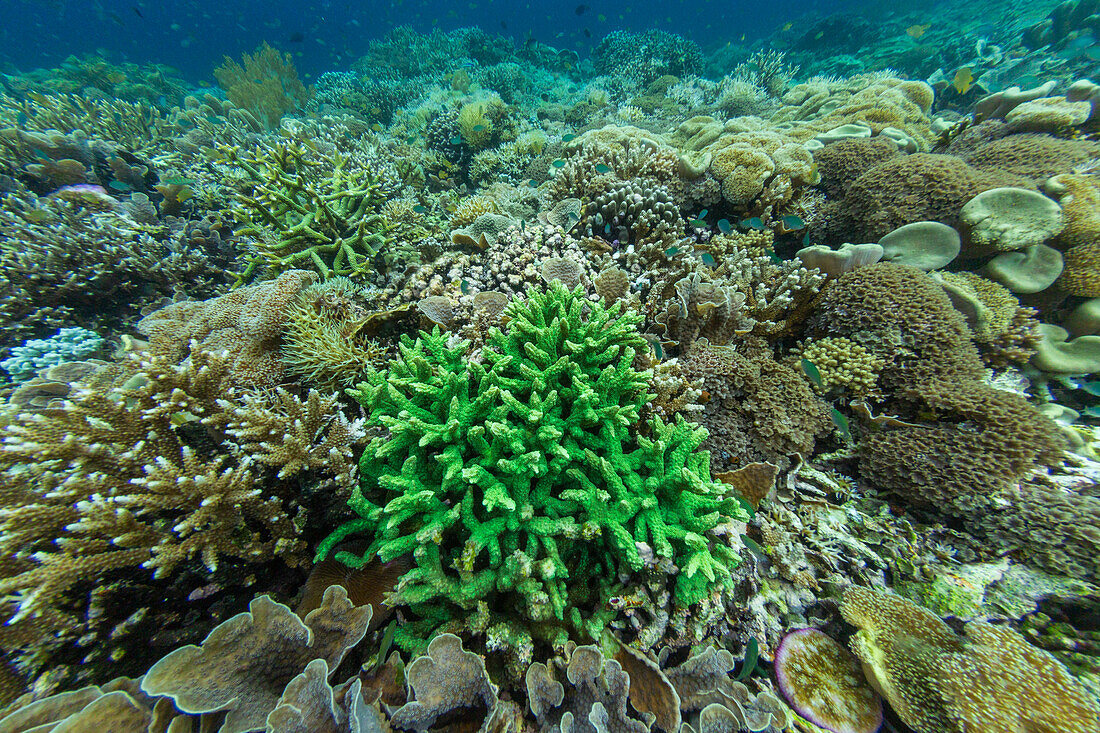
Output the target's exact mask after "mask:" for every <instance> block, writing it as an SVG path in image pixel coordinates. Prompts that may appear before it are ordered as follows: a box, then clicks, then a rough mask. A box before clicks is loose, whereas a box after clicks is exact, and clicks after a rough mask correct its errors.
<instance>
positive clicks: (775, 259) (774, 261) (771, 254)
mask: <svg viewBox="0 0 1100 733" xmlns="http://www.w3.org/2000/svg"><path fill="white" fill-rule="evenodd" d="M764 251H765V252H767V253H768V259H769V260H771V261H772V264H775V265H782V264H783V260H782V258H780V256H779V255H777V254H776V253H775V250H771V249H766V250H764Z"/></svg>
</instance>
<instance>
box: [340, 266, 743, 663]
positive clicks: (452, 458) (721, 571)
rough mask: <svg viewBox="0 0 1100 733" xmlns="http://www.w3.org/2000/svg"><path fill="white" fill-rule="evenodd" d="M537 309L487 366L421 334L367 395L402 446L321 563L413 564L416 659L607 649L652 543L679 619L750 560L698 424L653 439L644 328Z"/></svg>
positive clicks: (613, 317)
mask: <svg viewBox="0 0 1100 733" xmlns="http://www.w3.org/2000/svg"><path fill="white" fill-rule="evenodd" d="M529 297H530V300H529V301H527V302H520V301H517V302H514V303H513V304H512V305H511V306H509V308H508V310H507V311H506V317H507V318H509V319H510V323H509V325H508V329H507V331H501V330H500V329H493V330H492V331H491V332H490V334H489V336H488V339H487V342H486V346H485V347H484V348H483V349H482V350H481V352H480V355H479V356H478V358H469V357H468V356H467V355H466V354H464V352H463V350H462V348H461V347H459V348H454V347H453V345H452V344H450V343H449V341H448V339H447V338H446V337H444V336H442V335H440V334H439V333H438V331H436V332H433V333H432V334H422V335H421V337H420V338H419V339H417V340H416V341H415V342H414V341H412V340H409V339H406V340H405V341H404V343H403V344H402V346H401V356H400V357H399V358H398V359H397V360H396V361H395V362H393V364H392V366H391V367H390V369H389V370H388V371H386V372H373V371H372V372H371V373H369V374H368V376H367V381H366V382H365V383H364V384H362V385H361V386H360V387H359V390H358V393H357V397H358V399H359V400H360V401H361V402H362V403H363V404H364V406H365V407H367V408H368V410H369V411H370V415H369V417H368V425H370V426H374V427H379V428H384V429H385V430H386V431H387V432H386V434H385V435H383V436H381V437H378V438H376V439H375V440H374V441H373V442H372V443H371V445H370V446H369V447H368V449H367V450H366V452H365V453H364V456H363V459H362V462H361V466H360V468H361V471H362V473H363V483H362V486H361V488H360V491H359V492H357V493H356V495H355V496H354V497H353V498H352V500H351V506H352V508H353V509H354V510H355V511H356V513H357V514H358V515H359V517H360V518H359V519H357V520H354V521H352V522H350V523H348V524H346V525H344V526H343V527H341V528H340V529H339V530H337V531H336V532H335V533H334V534H333V535H331V536H330V537H329V538H328V539H327V540H326V541H325V542H324V543H323V544H322V546H321V548H320V550H319V556H321V557H323V556H325V555H327V554H328V553H329V552H331V551H332V550H333V548H334V546H335V545H336V544H337V543H339V542H341V541H342V540H344V539H345V538H347V537H349V536H354V535H366V536H367V537H368V538H370V540H371V543H370V546H369V547H368V549H367V550H366V551H365V552H364V553H362V554H361V555H355V554H351V553H347V552H342V553H338V554H337V555H336V557H337V558H338V559H341V560H343V561H344V562H346V563H349V564H351V565H353V566H359V565H361V564H363V563H364V562H367V561H369V560H370V559H371V558H372V557H373V556H375V555H378V556H379V557H380V558H381V559H382V560H390V559H393V558H396V557H399V556H402V555H405V554H407V553H412V555H413V557H414V559H415V561H416V568H414V569H413V570H412V571H410V572H409V573H408V574H407V575H406V576H405V578H404V579H403V580H402V582H401V584H400V586H399V588H398V593H397V601H398V602H399V603H403V604H405V605H408V606H409V607H410V610H411V611H412V612H413V613H415V614H416V615H417V616H418V617H419V618H418V619H417V620H413V621H410V622H408V623H406V624H405V625H404V626H402V627H401V628H400V629H399V630H398V636H397V639H398V641H399V643H401V644H402V645H404V646H407V647H410V648H419V647H422V646H423V644H424V640H425V639H426V638H428V637H429V636H430V635H431V634H432V633H433V632H434V631H436V630H437V629H442V630H444V631H446V630H450V629H455V630H457V629H463V628H465V629H466V630H468V631H473V632H479V633H485V634H486V636H487V641H486V644H487V647H488V648H489V649H497V650H504V651H508V652H510V653H512V654H516V655H521V657H520V658H521V659H522V655H529V654H530V651H531V646H530V640H531V638H532V637H537V638H540V639H543V640H547V641H551V642H554V643H556V644H561V643H563V642H564V641H565V640H566V639H568V638H570V637H576V638H592V639H599V638H600V635H601V633H602V630H603V629H604V628H605V627H606V625H607V623H608V622H609V621H610V620H611V618H612V617H614V616H615V614H616V610H615V608H614V606H613V604H610V603H609V599H610V597H611V596H613V595H615V594H616V592H617V590H618V589H620V588H622V584H623V583H629V582H630V581H631V578H632V577H633V576H635V575H637V574H638V573H640V572H641V571H643V569H644V568H645V567H646V565H647V563H646V560H645V558H644V557H643V553H642V551H641V550H640V548H641V547H642V546H643V545H644V546H645V547H647V548H649V549H648V550H646V552H647V553H649V554H651V555H654V556H655V557H656V558H662V559H665V560H667V561H671V562H672V563H674V564H675V566H676V567H678V568H679V574H678V576H677V579H676V598H675V603H676V604H677V605H679V606H688V605H690V604H693V603H696V602H698V601H700V600H701V599H703V598H705V597H707V596H708V595H709V594H710V593H711V592H712V591H714V590H716V589H718V588H720V587H721V586H722V585H723V583H724V582H725V579H726V578H728V573H729V570H728V567H729V565H731V564H736V562H737V557H736V553H735V552H734V550H733V549H732V548H731V547H730V545H729V544H728V543H727V541H726V540H719V539H718V538H717V537H716V536H715V535H714V534H713V532H714V530H715V528H716V527H717V526H718V525H719V524H720V523H721V522H724V521H729V520H730V519H734V518H743V517H745V516H746V515H745V514H744V510H743V509H742V508H741V505H740V504H739V503H738V501H737V500H736V499H735V498H733V497H732V496H730V495H729V494H728V493H727V492H728V489H727V487H725V486H724V485H722V484H718V483H715V482H713V481H712V480H711V479H710V476H709V466H708V459H709V457H708V456H707V455H706V454H705V453H699V452H696V449H697V448H698V446H699V444H700V443H701V442H702V440H703V438H704V437H705V434H704V433H703V432H702V431H700V430H698V429H697V428H696V427H695V426H693V425H691V424H689V423H685V422H683V421H678V422H676V423H675V424H665V423H663V422H662V421H661V420H659V419H654V420H653V421H652V422H651V423H650V424H649V426H648V432H647V433H646V434H642V433H641V432H640V431H639V429H638V427H637V422H638V419H639V412H640V411H641V409H642V408H643V406H644V404H645V402H646V401H647V399H648V395H647V394H646V392H645V389H646V376H647V375H646V374H644V373H641V372H637V371H635V370H634V369H633V368H632V366H631V364H632V362H633V360H634V358H635V356H636V354H637V353H638V351H639V350H641V349H644V348H646V344H645V341H644V340H643V339H642V338H641V337H640V336H639V335H638V333H637V331H636V330H635V326H636V324H637V320H638V319H637V317H636V316H632V315H629V314H623V313H622V311H621V307H620V306H618V305H616V306H613V307H612V308H611V309H605V308H604V307H603V306H601V305H599V304H591V303H589V302H588V301H586V299H585V298H584V297H583V296H582V294H581V291H580V289H579V288H578V289H577V290H575V291H573V292H572V293H570V292H568V291H566V290H564V289H563V288H562V287H561V286H560V285H554V286H552V288H551V289H550V290H549V291H548V292H545V293H538V292H532V293H530V296H529ZM586 310H587V314H586V313H585V312H586ZM414 520H415V521H414ZM527 658H528V660H529V656H528V657H527Z"/></svg>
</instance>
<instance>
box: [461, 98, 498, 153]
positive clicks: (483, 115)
mask: <svg viewBox="0 0 1100 733" xmlns="http://www.w3.org/2000/svg"><path fill="white" fill-rule="evenodd" d="M491 104H492V102H491V101H490V100H487V99H479V100H476V101H473V102H468V103H466V104H464V105H462V108H461V109H459V110H458V134H459V135H461V136H462V140H463V141H464V142H465V143H466V144H467V145H469V146H470V147H471V148H473V149H474V150H480V149H482V148H484V147H485V146H487V145H488V144H489V140H490V139H492V136H493V121H492V120H491V119H490V118H489V115H488V112H489V108H490V106H491Z"/></svg>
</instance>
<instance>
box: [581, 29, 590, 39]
mask: <svg viewBox="0 0 1100 733" xmlns="http://www.w3.org/2000/svg"><path fill="white" fill-rule="evenodd" d="M583 33H584V37H585V38H591V37H592V31H590V30H589V29H587V28H585V29H584V31H583Z"/></svg>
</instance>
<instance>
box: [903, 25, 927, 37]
mask: <svg viewBox="0 0 1100 733" xmlns="http://www.w3.org/2000/svg"><path fill="white" fill-rule="evenodd" d="M931 27H932V24H931V23H925V24H924V25H911V26H909V27H908V28H906V29H905V35H907V36H909V37H910V38H920V37H921V36H923V35H924V32H925V31H926V30H928V29H929V28H931Z"/></svg>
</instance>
